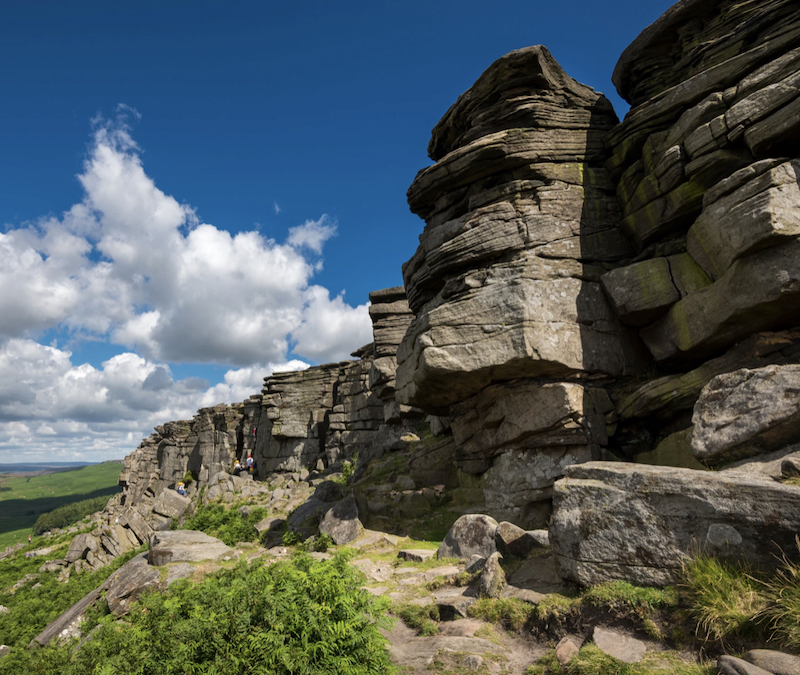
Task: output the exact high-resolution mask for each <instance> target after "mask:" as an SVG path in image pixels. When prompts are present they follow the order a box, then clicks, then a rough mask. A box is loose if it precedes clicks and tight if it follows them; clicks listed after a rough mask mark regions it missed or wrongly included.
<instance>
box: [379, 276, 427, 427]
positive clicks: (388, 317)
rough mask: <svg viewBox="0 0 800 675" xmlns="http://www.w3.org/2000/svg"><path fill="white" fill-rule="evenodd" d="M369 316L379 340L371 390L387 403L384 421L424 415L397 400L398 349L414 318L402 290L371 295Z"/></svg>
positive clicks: (384, 291)
mask: <svg viewBox="0 0 800 675" xmlns="http://www.w3.org/2000/svg"><path fill="white" fill-rule="evenodd" d="M369 301H370V308H369V315H370V318H371V319H372V334H373V336H374V338H375V342H374V345H375V358H374V360H373V361H372V365H371V367H370V373H369V386H370V389H371V390H372V391H373V392H374V393H375V394H376V395H377V396H378V397H379V398H380V399H381V400H382V401H383V418H384V421H386V422H396V421H398V420H400V419H402V418H404V417H406V418H408V417H416V416H418V415H419V414H420V411H419V410H417V409H416V408H412V407H411V406H407V405H401V404H400V403H398V402H397V400H396V399H395V395H394V393H395V386H396V373H397V347H398V346H399V345H400V342H401V341H402V340H403V336H404V335H405V333H406V330H407V329H408V325H409V324H410V323H411V321H412V319H413V318H414V315H413V314H412V312H411V309H410V308H409V306H408V300H407V299H406V291H405V289H404V288H403V287H402V286H396V287H394V288H386V289H384V290H382V291H373V292H372V293H370V294H369Z"/></svg>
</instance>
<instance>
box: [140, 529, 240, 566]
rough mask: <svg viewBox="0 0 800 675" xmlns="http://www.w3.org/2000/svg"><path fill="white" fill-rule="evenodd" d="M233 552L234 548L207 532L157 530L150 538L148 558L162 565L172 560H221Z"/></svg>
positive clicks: (155, 563)
mask: <svg viewBox="0 0 800 675" xmlns="http://www.w3.org/2000/svg"><path fill="white" fill-rule="evenodd" d="M232 553H233V549H232V548H230V547H229V546H226V545H225V544H223V543H222V542H221V541H220V540H219V539H215V538H214V537H210V536H209V535H207V534H206V533H205V532H198V531H197V530H174V531H167V532H157V533H156V534H154V535H153V536H152V537H151V538H150V553H149V556H148V560H149V562H150V564H151V565H155V566H156V567H160V566H162V565H166V564H167V563H172V562H200V561H201V560H219V559H220V558H222V557H224V556H226V555H231V554H232Z"/></svg>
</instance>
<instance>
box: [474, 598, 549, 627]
mask: <svg viewBox="0 0 800 675" xmlns="http://www.w3.org/2000/svg"><path fill="white" fill-rule="evenodd" d="M534 612H535V609H534V607H533V605H531V604H529V603H527V602H523V601H522V600H517V599H515V598H481V599H480V600H478V602H476V603H475V604H474V605H470V607H469V608H468V609H467V614H468V615H469V616H471V617H473V618H475V619H483V620H484V621H489V622H490V623H496V624H499V625H501V626H502V627H503V628H505V629H506V630H508V631H512V632H517V631H520V630H522V628H523V627H524V626H525V624H526V623H528V621H529V620H530V619H531V618H532V616H533V615H534Z"/></svg>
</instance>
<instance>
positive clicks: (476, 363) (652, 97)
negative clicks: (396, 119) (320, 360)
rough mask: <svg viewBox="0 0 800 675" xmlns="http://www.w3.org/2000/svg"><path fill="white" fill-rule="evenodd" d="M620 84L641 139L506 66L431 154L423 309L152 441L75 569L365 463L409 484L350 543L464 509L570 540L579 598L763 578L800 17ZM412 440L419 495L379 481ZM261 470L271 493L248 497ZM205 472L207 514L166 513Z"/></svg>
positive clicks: (794, 246)
mask: <svg viewBox="0 0 800 675" xmlns="http://www.w3.org/2000/svg"><path fill="white" fill-rule="evenodd" d="M613 82H614V83H615V85H616V87H617V90H618V92H619V93H620V95H621V96H622V97H623V98H625V99H626V100H627V101H629V102H630V103H631V105H632V106H633V107H632V108H631V110H630V111H629V112H628V114H627V115H626V116H625V119H624V120H623V121H622V122H621V123H619V122H618V120H617V117H616V115H615V113H614V111H613V109H612V107H611V105H610V103H609V102H608V100H607V99H606V98H605V97H604V96H603V95H602V94H599V93H597V92H595V91H593V90H592V89H591V88H589V87H587V86H585V85H582V84H579V83H578V82H576V81H575V80H573V79H572V78H570V77H569V76H568V75H567V74H566V73H565V72H564V71H563V70H562V68H561V67H560V66H559V65H558V63H557V62H556V61H555V59H554V58H553V57H552V56H551V55H550V53H549V52H548V51H547V49H546V48H544V47H542V46H536V47H529V48H526V49H520V50H517V51H514V52H511V53H510V54H507V55H506V56H504V57H502V58H500V59H499V60H498V61H496V62H495V63H494V64H492V65H490V66H489V68H488V69H487V70H486V71H485V72H484V73H483V74H482V75H481V76H480V77H479V78H478V79H477V80H476V82H475V84H474V85H473V86H472V87H471V88H470V89H469V90H467V91H466V92H465V93H464V94H462V95H461V96H460V97H459V98H458V100H457V101H456V102H455V103H454V104H453V105H452V106H451V107H450V109H449V110H448V111H447V112H446V113H445V115H444V117H443V118H442V119H441V121H440V122H439V123H438V124H437V125H436V127H435V128H434V129H433V133H432V137H431V140H430V144H429V146H428V154H429V156H430V158H431V159H432V160H433V162H434V163H433V164H432V165H431V166H428V167H427V168H424V169H422V170H421V171H420V172H419V173H418V174H417V176H416V178H415V179H414V181H413V183H412V185H411V187H410V188H409V190H408V201H409V205H410V207H411V210H412V211H413V212H414V213H416V214H418V215H419V216H420V217H421V218H422V219H423V220H424V221H425V225H424V229H423V231H422V234H421V235H420V237H419V246H418V248H417V250H416V252H415V253H414V255H413V256H412V258H411V259H410V260H409V261H408V262H407V263H406V264H405V265H404V266H403V280H404V287H397V288H389V289H385V290H381V291H376V292H374V293H371V294H370V301H371V307H370V316H371V318H372V321H373V337H374V342H372V343H371V344H369V345H366V346H364V347H361V348H359V349H358V350H357V351H355V352H354V353H353V356H354V360H352V361H343V362H340V363H333V364H326V365H320V366H314V367H312V368H309V369H307V370H304V371H300V372H291V373H276V374H273V375H271V376H269V377H267V378H266V379H265V382H264V388H263V390H262V392H261V393H260V394H256V395H254V396H252V397H250V398H249V399H248V400H247V401H245V402H243V403H241V404H238V405H233V406H216V407H214V408H208V409H204V410H201V411H199V412H198V414H197V415H196V416H195V418H194V419H192V420H190V421H184V422H170V423H168V424H165V425H163V426H161V427H158V428H157V429H156V433H154V434H153V435H152V436H151V437H150V438H148V439H145V440H144V441H143V442H142V444H141V446H140V447H139V448H138V449H137V450H136V452H134V453H133V454H132V455H131V456H129V457H128V458H126V460H125V471H124V472H123V474H122V476H121V477H120V482H121V484H122V485H123V487H124V493H123V496H122V497H121V499H118V500H117V501H115V502H114V503H112V504H111V505H110V507H109V509H108V510H107V512H106V517H105V521H104V524H103V533H102V535H97V536H94V535H92V536H89V535H86V536H84V537H83V538H77V539H76V540H75V543H74V544H73V548H74V550H73V549H70V553H69V556H68V557H69V558H71V559H72V561H73V562H72V564H88V565H90V566H97V565H102V564H104V562H105V560H106V559H108V557H109V556H112V557H113V555H116V554H117V553H116V552H117V551H122V550H126V547H131V546H134V545H136V544H137V542H144V541H147V540H148V539H149V537H150V536H151V534H152V532H153V531H159V530H163V529H165V528H167V527H169V526H170V524H171V522H172V521H173V519H175V518H179V517H180V515H179V514H180V512H181V510H182V509H181V507H182V506H185V504H184V502H185V503H189V502H190V501H191V502H194V501H196V499H197V490H198V488H202V487H206V488H207V491H206V492H205V499H206V500H209V499H212V500H214V499H221V500H226V499H227V500H230V499H232V498H233V496H232V494H233V491H234V490H243V491H247V490H261V489H275V490H276V491H278V490H281V489H282V488H280V487H276V486H278V483H279V481H276V480H274V477H275V475H278V474H283V475H293V476H301V475H305V474H304V473H303V472H307V471H320V472H322V471H327V470H329V469H335V468H337V467H339V466H341V465H342V462H344V461H350V460H353V459H354V458H355V457H356V455H357V456H358V465H357V466H356V468H355V474H356V476H359V475H361V474H360V473H359V472H360V471H362V470H363V468H364V467H365V466H366V465H367V464H368V463H369V462H371V461H375V460H380V461H381V462H384V463H385V464H388V465H391V468H390V470H387V471H388V473H389V475H391V476H392V479H391V480H392V481H393V482H392V485H391V486H389V485H387V486H381V487H385V488H386V489H385V490H383V491H382V492H378V491H377V489H375V490H373V492H372V493H369V494H358V493H356V494H355V495H351V494H350V493H347V494H345V493H342V494H338V493H337V500H338V501H336V502H335V503H337V504H340V506H339V507H338V509H339V511H340V512H341V513H343V514H346V516H347V517H346V518H342V519H341V520H342V522H343V523H344V524H345V525H347V527H346V528H344V529H347V531H349V530H352V529H354V528H355V529H356V530H357V528H358V527H359V525H358V524H359V523H360V522H363V521H365V519H370V520H371V522H372V524H373V525H375V526H381V527H385V528H387V529H391V527H392V521H391V520H390V519H389V518H388V517H387V516H386V513H388V512H389V511H390V510H392V509H394V510H396V511H397V512H398V513H400V514H414V513H417V512H421V511H424V510H425V509H428V508H430V505H431V504H435V503H438V502H437V500H439V499H440V498H441V495H442V490H444V489H454V490H455V492H454V493H453V494H456V493H458V495H459V498H458V499H455V500H454V501H453V502H452V503H451V504H450V508H451V509H452V510H454V511H458V512H459V513H477V512H480V513H482V514H484V515H485V516H487V517H491V518H494V519H496V520H497V521H508V523H509V527H513V525H515V526H518V527H521V528H522V529H523V531H524V530H532V529H534V528H537V527H542V526H546V525H548V524H549V525H550V528H551V541H552V546H553V550H554V552H555V554H556V555H557V557H558V560H559V570H560V572H561V574H562V575H563V576H564V577H565V578H568V579H572V580H573V581H577V582H580V583H594V582H597V581H602V580H605V579H609V578H621V579H628V580H632V581H636V582H647V583H666V582H667V581H669V580H671V579H673V578H674V570H675V569H676V568H677V566H678V565H679V564H680V561H681V560H682V559H683V557H684V556H686V555H688V554H691V551H692V550H694V549H692V548H691V546H692V545H694V544H697V545H698V546H699V545H703V546H712V547H713V546H717V548H719V549H720V551H722V549H725V551H724V552H725V555H727V556H729V557H732V558H734V559H743V560H746V561H748V562H751V563H753V564H759V565H766V564H767V560H768V557H769V555H771V551H770V552H768V551H767V549H768V548H769V546H768V545H767V543H768V542H766V540H765V539H764V536H765V535H764V533H765V532H773V531H774V532H776V533H778V532H779V533H780V538H781V539H780V541H781V545H783V544H786V543H787V542H789V543H791V542H790V537H789V533H790V532H791V530H792V528H795V530H794V531H795V532H796V529H797V523H795V521H794V520H792V517H793V516H792V517H790V516H791V514H788V513H783V512H782V509H783V510H786V509H790V508H792V509H795V506H791V505H793V504H794V502H795V501H796V499H797V494H798V492H800V488H797V487H793V486H791V485H781V484H779V483H777V482H775V481H774V480H765V479H764V476H772V477H773V478H780V476H781V474H780V469H779V467H780V466H781V465H782V464H781V463H783V465H784V466H786V467H788V468H787V469H786V471H787V472H788V471H790V469H791V468H792V467H794V466H795V465H796V463H797V462H798V461H800V460H798V459H797V455H796V453H797V450H798V449H799V448H800V446H798V445H796V444H798V443H800V423H798V416H797V400H796V399H797V387H798V384H797V377H798V376H797V368H798V367H799V366H798V365H797V364H798V363H799V362H800V216H798V214H800V8H799V7H798V6H797V3H796V2H795V1H794V0H754V1H753V2H747V3H741V2H735V1H734V0H681V2H679V3H678V4H676V5H675V6H673V7H672V8H670V9H669V10H668V11H667V12H665V13H664V15H663V16H662V17H661V18H659V19H658V20H657V21H656V22H655V23H653V24H652V25H651V26H649V27H648V28H646V29H645V30H644V31H643V32H642V34H641V35H640V36H639V37H638V38H637V39H636V40H635V41H634V42H633V43H632V44H631V46H630V47H628V49H626V50H625V52H624V54H623V55H622V57H621V59H620V61H619V63H618V65H617V67H616V69H615V71H614V77H613ZM426 415H427V416H428V417H427V418H426V417H425V416H426ZM423 420H425V421H427V423H428V426H427V427H426V426H425V424H424V422H423ZM427 431H430V432H431V435H427V436H426V440H425V442H424V443H422V442H420V438H419V435H417V434H420V435H423V436H425V435H426V434H425V432H427ZM412 432H414V433H412ZM433 436H436V437H438V438H433ZM411 441H414V442H417V443H418V445H419V448H420V449H419V452H417V453H416V454H415V455H414V456H413V458H412V459H411V460H409V466H408V467H407V475H404V476H399V475H398V474H397V473H396V467H394V465H393V464H392V462H391V461H389V460H387V459H386V458H384V459H381V457H382V456H383V454H384V453H389V452H392V451H394V450H396V449H398V448H400V447H406V446H407V445H408V443H409V442H411ZM792 444H795V445H792ZM764 453H771V454H768V455H765V454H764ZM249 454H250V455H252V456H253V458H254V459H255V462H256V470H255V472H254V478H255V479H256V481H255V482H251V483H249V484H248V483H246V481H248V480H250V477H249V476H248V477H240V478H232V477H229V476H227V474H226V473H225V472H226V471H227V470H229V468H230V466H231V464H232V462H233V460H234V459H235V458H239V459H240V460H242V459H244V458H246V457H247V456H248V455H249ZM608 459H624V460H628V461H633V462H636V464H611V463H605V462H601V461H598V460H608ZM733 461H738V464H737V465H736V468H735V469H732V470H731V471H730V472H728V471H723V472H720V473H714V472H710V471H700V469H702V468H703V464H701V463H700V462H702V463H704V464H705V465H706V466H710V465H713V466H714V467H715V468H720V467H724V466H725V465H728V464H730V463H731V462H733ZM742 461H744V462H746V463H747V462H749V464H745V465H744V466H743V465H741V462H742ZM644 463H651V464H653V463H654V464H659V465H662V466H657V467H646V466H643V464H644ZM665 465H668V466H665ZM669 466H683V467H693V468H694V469H695V470H690V469H686V468H684V469H673V468H669ZM776 467H778V468H776ZM187 472H189V473H190V474H191V475H192V477H193V479H194V480H193V483H192V484H191V486H190V489H189V494H188V499H186V500H176V499H174V498H171V495H170V496H169V497H165V496H164V495H165V491H168V490H171V489H172V487H174V485H175V483H176V482H177V481H178V480H181V479H183V477H184V476H185V475H186V473H187ZM565 475H566V478H562V477H563V476H565ZM787 475H788V474H787ZM759 476H761V478H759ZM270 486H271V487H270ZM697 486H702V493H703V494H701V495H698V494H697ZM392 494H393V495H394V497H392V499H394V500H395V501H394V502H393V503H392V504H389V502H388V501H387V500H388V496H389V495H392ZM554 495H555V498H554ZM323 496H324V495H322V493H320V496H313V497H309V499H308V501H307V502H306V504H304V505H303V507H302V508H301V509H298V511H297V512H296V513H295V516H296V517H295V516H293V517H295V521H296V522H295V525H296V526H297V528H298V531H300V529H301V525H302V527H303V528H306V527H309V528H310V529H311V530H313V529H314V528H316V527H318V521H319V519H320V518H324V517H325V516H324V514H325V513H327V512H328V511H326V509H330V507H329V506H328V501H326V499H323V498H322V497H323ZM450 497H452V495H449V496H448V498H450ZM279 501H280V500H279ZM734 501H735V502H736V503H733V502H734ZM331 503H333V502H331ZM781 504H782V505H783V506H781ZM553 506H554V509H555V510H554V511H553V512H552V513H551V507H553ZM795 510H796V509H795ZM298 514H299V515H298ZM309 514H311V515H309ZM331 514H332V515H331V516H330V517H329V518H328V520H329V521H332V520H333V519H334V516H335V515H336V513H333V512H332V511H331ZM301 516H302V518H301ZM301 519H302V523H300V520H301ZM293 522H294V521H293ZM309 523H310V525H309ZM511 523H513V525H510V524H511ZM759 523H760V525H761V527H760V529H759ZM291 526H293V525H292V524H291V523H290V527H291ZM325 527H326V528H329V529H331V528H332V527H333V525H332V524H331V523H329V522H327V521H326V524H325ZM337 527H338V526H337ZM348 528H349V529H348ZM771 528H777V529H771ZM331 531H333V530H332V529H331ZM336 531H337V532H338V531H339V530H338V529H337V530H336ZM784 535H786V536H784ZM338 536H339V535H338V534H337V537H338ZM348 536H350V535H342V538H347V537H348ZM775 536H776V537H778V536H779V535H778V534H775ZM776 541H777V540H776ZM720 542H722V543H721V544H720ZM718 544H719V546H718ZM789 548H791V547H789ZM715 550H716V549H715ZM784 552H785V553H788V551H786V550H785V551H784Z"/></svg>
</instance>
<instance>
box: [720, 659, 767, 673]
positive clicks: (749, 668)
mask: <svg viewBox="0 0 800 675" xmlns="http://www.w3.org/2000/svg"><path fill="white" fill-rule="evenodd" d="M717 668H719V673H720V675H774V673H771V672H770V671H768V670H764V669H763V668H759V667H758V666H756V665H753V664H752V663H749V662H748V661H745V660H743V659H737V658H736V657H735V656H727V655H723V656H720V657H719V658H718V659H717Z"/></svg>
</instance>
